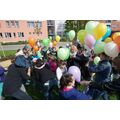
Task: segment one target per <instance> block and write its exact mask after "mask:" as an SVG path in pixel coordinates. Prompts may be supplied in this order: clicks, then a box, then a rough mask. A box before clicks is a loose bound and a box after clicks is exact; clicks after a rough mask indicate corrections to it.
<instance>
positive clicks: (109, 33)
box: [102, 27, 111, 41]
mask: <svg viewBox="0 0 120 120" xmlns="http://www.w3.org/2000/svg"><path fill="white" fill-rule="evenodd" d="M110 35H111V29H110V27H107V32H106V34H105V35H104V36H103V37H102V38H103V41H104V40H105V39H106V38H107V37H109V36H110Z"/></svg>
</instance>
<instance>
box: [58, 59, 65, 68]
mask: <svg viewBox="0 0 120 120" xmlns="http://www.w3.org/2000/svg"><path fill="white" fill-rule="evenodd" d="M61 65H66V62H65V61H62V60H61V61H60V62H59V64H58V66H59V67H60V66H61Z"/></svg>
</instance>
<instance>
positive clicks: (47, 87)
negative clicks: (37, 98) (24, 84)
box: [42, 79, 58, 100]
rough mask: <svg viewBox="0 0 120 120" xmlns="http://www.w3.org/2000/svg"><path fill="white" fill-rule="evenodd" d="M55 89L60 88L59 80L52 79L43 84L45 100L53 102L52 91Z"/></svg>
mask: <svg viewBox="0 0 120 120" xmlns="http://www.w3.org/2000/svg"><path fill="white" fill-rule="evenodd" d="M54 87H58V80H57V79H51V80H48V81H47V82H46V83H44V84H43V88H42V94H43V97H44V99H45V100H51V99H52V98H53V97H52V90H53V89H54Z"/></svg>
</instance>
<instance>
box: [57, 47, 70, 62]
mask: <svg viewBox="0 0 120 120" xmlns="http://www.w3.org/2000/svg"><path fill="white" fill-rule="evenodd" d="M57 56H58V58H59V59H61V60H67V59H68V58H69V56H70V50H69V49H68V48H60V49H58V51H57Z"/></svg>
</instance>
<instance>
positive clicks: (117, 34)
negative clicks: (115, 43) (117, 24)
mask: <svg viewBox="0 0 120 120" xmlns="http://www.w3.org/2000/svg"><path fill="white" fill-rule="evenodd" d="M118 36H120V32H115V33H114V34H112V39H113V40H115V39H116V38H117V37H118Z"/></svg>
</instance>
